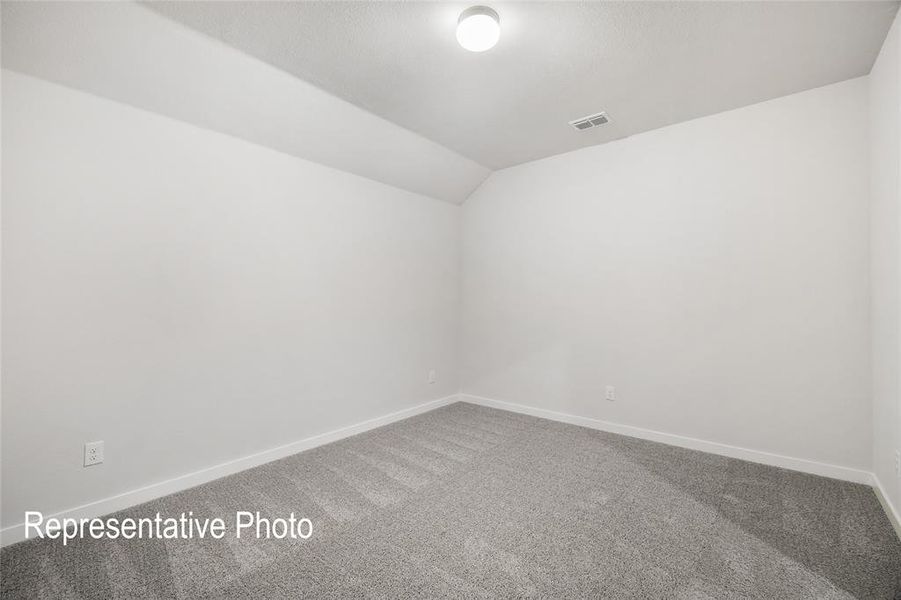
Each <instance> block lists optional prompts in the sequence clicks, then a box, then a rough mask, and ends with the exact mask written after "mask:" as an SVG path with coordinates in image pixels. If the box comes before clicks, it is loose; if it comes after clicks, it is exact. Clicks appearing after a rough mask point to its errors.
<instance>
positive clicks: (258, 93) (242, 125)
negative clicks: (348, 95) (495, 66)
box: [0, 1, 490, 204]
mask: <svg viewBox="0 0 901 600" xmlns="http://www.w3.org/2000/svg"><path fill="white" fill-rule="evenodd" d="M0 11H2V36H0V37H2V55H3V66H4V68H6V69H11V70H14V71H19V72H21V73H25V74H28V75H33V76H36V77H40V78H41V79H45V80H48V81H52V82H55V83H59V84H62V85H65V86H68V87H71V88H75V89H78V90H82V91H85V92H88V93H91V94H94V95H96V96H101V97H104V98H109V99H111V100H115V101H117V102H120V103H124V104H128V105H131V106H134V107H137V108H141V109H144V110H148V111H152V112H154V113H158V114H161V115H165V116H167V117H171V118H174V119H178V120H181V121H184V122H186V123H190V124H193V125H198V126H200V127H203V128H206V129H210V130H213V131H218V132H222V133H226V134H228V135H231V136H234V137H238V138H242V139H244V140H248V141H250V142H253V143H256V144H260V145H263V146H268V147H269V148H274V149H275V150H278V151H280V152H285V153H288V154H291V155H294V156H298V157H300V158H304V159H307V160H312V161H315V162H317V163H320V164H323V165H327V166H330V167H334V168H337V169H341V170H342V171H346V172H349V173H354V174H357V175H361V176H363V177H367V178H369V179H374V180H376V181H381V182H383V183H386V184H389V185H392V186H394V187H398V188H401V189H405V190H410V191H412V192H417V193H419V194H425V195H427V196H430V197H432V198H438V199H441V200H445V201H449V202H453V203H458V204H459V203H460V202H463V200H465V199H466V197H467V196H468V195H469V194H470V193H471V192H472V190H474V189H475V188H476V187H477V186H478V185H479V184H480V183H481V182H482V181H483V180H484V179H485V178H486V177H487V176H488V175H489V174H490V171H489V170H488V169H486V168H485V167H483V166H481V165H479V164H477V163H476V162H474V161H472V160H470V159H468V158H465V157H463V156H461V155H459V154H457V153H455V152H453V151H452V150H449V149H447V148H446V147H445V146H442V145H441V144H438V143H436V142H434V141H431V140H429V139H427V138H425V137H423V136H421V135H417V134H416V133H413V132H412V131H410V130H408V129H404V128H403V127H399V126H397V125H395V124H393V123H391V122H390V121H386V120H385V119H383V118H380V117H378V116H376V115H374V114H372V113H370V112H367V111H365V110H363V109H361V108H359V107H357V106H355V105H353V104H351V103H349V102H346V101H344V100H341V99H340V98H337V97H335V96H333V95H331V94H329V93H327V92H324V91H322V90H321V89H319V88H317V87H315V86H314V85H312V84H310V83H307V82H306V81H304V80H302V79H299V78H297V77H295V76H293V75H290V74H288V73H286V72H285V71H283V70H281V69H278V68H276V67H273V66H271V65H269V64H266V63H264V62H261V61H259V60H257V59H255V58H253V57H251V56H249V55H247V54H246V53H244V52H241V51H239V50H236V49H234V48H232V47H231V46H228V45H226V44H223V43H221V42H219V41H217V40H214V39H212V38H210V37H208V36H206V35H203V34H201V33H198V32H196V31H194V30H193V29H189V28H187V27H184V26H183V25H180V24H178V23H176V22H173V21H171V20H169V19H166V18H165V17H162V16H160V15H159V14H157V13H155V12H153V11H150V10H148V9H146V8H145V7H143V6H141V5H139V4H135V3H131V2H6V1H4V2H2V4H0Z"/></svg>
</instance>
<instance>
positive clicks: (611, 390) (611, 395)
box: [604, 385, 616, 401]
mask: <svg viewBox="0 0 901 600" xmlns="http://www.w3.org/2000/svg"><path fill="white" fill-rule="evenodd" d="M604 397H605V398H607V400H610V401H613V400H616V388H615V387H613V386H612V385H608V386H607V388H606V391H605V393H604Z"/></svg>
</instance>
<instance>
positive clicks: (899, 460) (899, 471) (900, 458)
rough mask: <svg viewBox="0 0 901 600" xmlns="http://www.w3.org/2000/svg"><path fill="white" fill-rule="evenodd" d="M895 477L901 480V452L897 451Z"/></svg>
mask: <svg viewBox="0 0 901 600" xmlns="http://www.w3.org/2000/svg"><path fill="white" fill-rule="evenodd" d="M895 475H897V476H898V478H899V479H901V450H895Z"/></svg>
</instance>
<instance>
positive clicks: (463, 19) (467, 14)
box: [457, 6, 501, 52]
mask: <svg viewBox="0 0 901 600" xmlns="http://www.w3.org/2000/svg"><path fill="white" fill-rule="evenodd" d="M500 36H501V20H500V18H499V17H498V16H497V13H496V12H494V10H492V9H490V8H488V7H487V6H471V7H470V8H467V9H466V10H464V11H463V12H462V13H460V19H459V20H458V21H457V41H458V42H460V45H461V46H463V47H464V48H466V49H467V50H469V51H471V52H484V51H485V50H488V49H489V48H493V47H494V45H495V44H496V43H497V40H498V38H500Z"/></svg>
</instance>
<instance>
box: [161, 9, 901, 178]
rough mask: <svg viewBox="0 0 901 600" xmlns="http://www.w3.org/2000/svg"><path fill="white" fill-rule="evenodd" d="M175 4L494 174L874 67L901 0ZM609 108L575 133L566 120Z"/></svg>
mask: <svg viewBox="0 0 901 600" xmlns="http://www.w3.org/2000/svg"><path fill="white" fill-rule="evenodd" d="M468 5H469V3H456V2H454V3H446V2H165V3H152V4H149V5H148V6H150V7H151V8H152V9H153V10H155V11H158V12H159V13H161V14H163V15H165V16H167V17H169V18H171V19H174V20H177V21H179V22H181V23H184V24H186V25H188V26H189V27H191V28H194V29H196V30H198V31H201V32H204V33H206V34H209V35H210V36H212V37H214V38H218V39H220V40H222V41H224V42H225V43H226V44H229V45H231V46H233V47H235V48H238V49H240V50H242V51H244V52H247V53H248V54H251V55H253V56H255V57H257V58H259V59H262V60H263V61H265V62H268V63H270V64H271V65H274V66H276V67H278V68H280V69H283V70H284V71H287V72H289V73H292V74H294V75H296V76H298V77H300V78H302V79H304V80H307V81H309V82H311V83H313V84H314V85H316V86H318V87H321V88H322V89H324V90H326V91H329V92H331V93H333V94H335V95H337V96H340V97H342V98H344V99H346V100H349V101H350V102H352V103H354V104H356V105H358V106H360V107H362V108H365V109H366V110H368V111H370V112H372V113H375V114H377V115H380V116H382V117H384V118H386V119H388V120H390V121H393V122H394V123H397V124H399V125H402V126H403V127H406V128H408V129H411V130H413V131H415V132H418V133H420V134H422V135H423V136H425V137H427V138H429V139H431V140H434V141H436V142H438V143H440V144H442V145H444V146H446V147H448V148H450V149H452V150H455V151H457V152H459V153H460V154H462V155H464V156H467V157H469V158H471V159H473V160H475V161H477V162H479V163H481V164H482V165H484V166H486V167H489V168H492V169H496V168H502V167H507V166H511V165H514V164H518V163H521V162H525V161H529V160H533V159H537V158H542V157H545V156H549V155H552V154H558V153H560V152H566V151H569V150H574V149H576V148H579V147H583V146H589V145H593V144H598V143H602V142H606V141H609V140H613V139H617V138H622V137H625V136H628V135H632V134H635V133H639V132H642V131H647V130H650V129H654V128H657V127H661V126H664V125H668V124H672V123H676V122H680V121H685V120H688V119H692V118H696V117H700V116H704V115H709V114H713V113H717V112H721V111H724V110H728V109H732V108H737V107H739V106H744V105H748V104H752V103H755V102H760V101H763V100H767V99H770V98H775V97H778V96H783V95H786V94H790V93H793V92H798V91H802V90H805V89H810V88H813V87H818V86H821V85H826V84H829V83H834V82H837V81H841V80H844V79H848V78H852V77H857V76H860V75H865V74H867V73H868V72H869V70H870V67H871V66H872V63H873V60H874V59H875V57H876V55H877V53H878V51H879V48H880V46H881V44H882V41H883V39H884V38H885V34H886V32H887V31H888V29H889V26H890V25H891V21H892V18H893V16H894V14H895V12H896V10H897V8H898V4H897V2H816V1H814V2H588V3H568V2H491V6H492V7H494V8H495V9H496V10H497V11H498V13H499V14H500V18H501V27H502V32H501V40H500V43H499V44H498V45H497V46H496V47H495V48H493V49H492V50H489V51H488V52H485V53H481V54H474V53H470V52H467V51H465V50H463V49H462V48H460V47H459V46H458V45H457V42H456V40H455V38H454V27H455V23H456V18H457V15H458V14H459V13H460V11H462V10H463V9H464V8H466V7H467V6H468ZM602 110H604V111H607V112H608V113H609V114H610V118H611V123H610V124H608V125H605V126H603V127H600V128H595V129H591V130H587V131H583V132H577V131H575V130H573V129H572V128H570V126H569V125H568V124H567V122H568V121H570V120H572V119H575V118H577V117H580V116H583V115H587V114H591V113H595V112H599V111H602Z"/></svg>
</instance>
